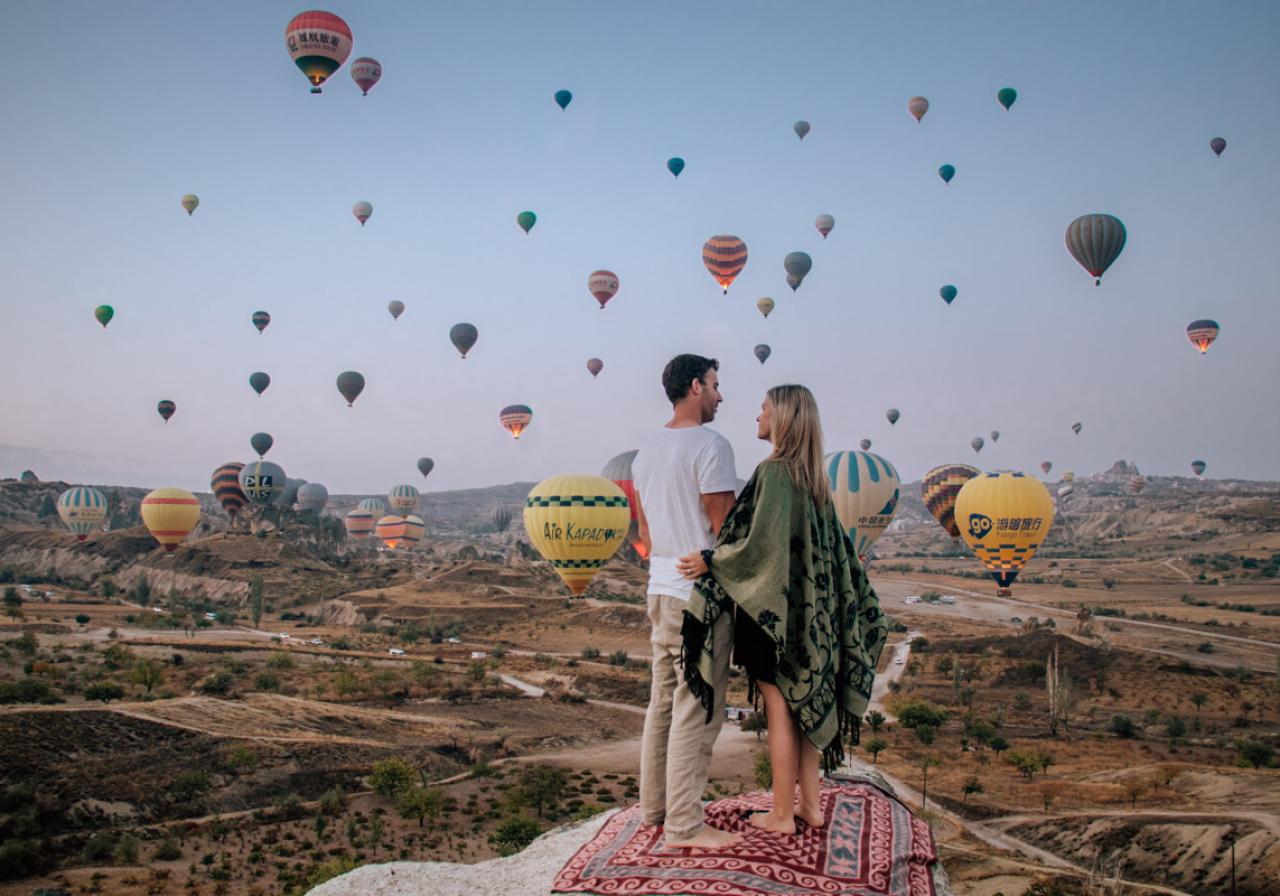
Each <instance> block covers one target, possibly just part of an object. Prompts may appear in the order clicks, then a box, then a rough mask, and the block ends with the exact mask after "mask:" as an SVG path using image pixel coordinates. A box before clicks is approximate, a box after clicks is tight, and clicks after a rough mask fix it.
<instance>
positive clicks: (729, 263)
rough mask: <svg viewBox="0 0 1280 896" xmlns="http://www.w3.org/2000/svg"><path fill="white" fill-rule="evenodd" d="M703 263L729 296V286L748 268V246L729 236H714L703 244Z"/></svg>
mask: <svg viewBox="0 0 1280 896" xmlns="http://www.w3.org/2000/svg"><path fill="white" fill-rule="evenodd" d="M702 263H703V264H705V265H706V266H707V271H708V272H709V273H710V274H711V276H712V277H714V278H715V281H716V282H717V283H719V284H720V288H721V289H723V290H724V291H725V294H726V295H727V294H728V292H729V285H730V284H732V283H733V281H734V279H735V278H736V277H737V276H738V275H739V274H741V273H742V269H743V268H745V267H746V266H747V244H746V243H744V242H743V241H742V240H740V239H738V238H737V237H736V236H730V235H729V234H720V235H719V236H713V237H712V238H711V239H709V240H707V241H706V242H705V243H703V244H702Z"/></svg>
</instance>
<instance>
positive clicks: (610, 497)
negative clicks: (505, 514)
mask: <svg viewBox="0 0 1280 896" xmlns="http://www.w3.org/2000/svg"><path fill="white" fill-rule="evenodd" d="M630 522H631V508H630V504H629V502H628V501H627V496H626V495H625V494H624V493H623V491H622V489H620V488H619V487H618V486H616V485H614V484H613V483H612V482H610V481H609V480H608V479H605V478H604V477H603V476H591V475H588V474H585V473H570V474H567V475H562V476H552V477H551V478H549V479H544V480H542V482H539V483H538V484H537V485H535V486H534V487H533V491H531V492H529V497H528V498H526V499H525V502H524V528H525V531H526V532H527V533H528V534H529V540H530V541H531V542H532V543H533V546H534V547H536V548H537V549H538V551H539V553H541V554H542V556H543V558H544V559H546V560H547V561H548V562H550V563H551V566H552V567H553V568H554V569H555V571H556V572H558V573H559V574H560V578H561V579H563V580H564V583H565V584H566V585H568V586H569V590H570V591H571V592H573V593H574V594H576V595H580V594H582V592H584V591H586V590H587V586H588V585H590V584H591V580H592V579H593V578H594V577H595V574H596V571H597V570H599V569H600V567H602V566H604V564H605V563H606V562H607V561H608V560H609V558H610V557H612V556H613V555H614V554H615V553H617V551H618V548H619V547H620V546H621V545H622V540H623V539H624V538H625V537H626V535H627V528H628V526H629V525H630Z"/></svg>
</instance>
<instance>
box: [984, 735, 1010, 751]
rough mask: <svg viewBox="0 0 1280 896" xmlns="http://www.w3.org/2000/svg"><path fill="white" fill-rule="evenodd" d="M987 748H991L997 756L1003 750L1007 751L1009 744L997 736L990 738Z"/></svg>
mask: <svg viewBox="0 0 1280 896" xmlns="http://www.w3.org/2000/svg"><path fill="white" fill-rule="evenodd" d="M988 746H989V747H991V749H992V750H993V751H994V752H995V754H996V755H997V756H999V755H1000V754H1001V753H1003V752H1004V751H1005V750H1007V749H1009V742H1008V741H1007V740H1005V739H1004V738H1003V737H1001V736H1000V735H998V734H997V735H996V736H995V737H993V738H991V742H990V743H989V744H988Z"/></svg>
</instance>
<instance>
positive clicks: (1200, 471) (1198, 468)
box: [1191, 460, 1209, 479]
mask: <svg viewBox="0 0 1280 896" xmlns="http://www.w3.org/2000/svg"><path fill="white" fill-rule="evenodd" d="M1208 466H1209V465H1208V464H1206V463H1205V462H1204V461H1202V460H1193V461H1192V462H1191V472H1192V473H1195V474H1196V478H1197V479H1199V478H1200V477H1201V476H1203V475H1204V471H1205V469H1206V468H1207V467H1208Z"/></svg>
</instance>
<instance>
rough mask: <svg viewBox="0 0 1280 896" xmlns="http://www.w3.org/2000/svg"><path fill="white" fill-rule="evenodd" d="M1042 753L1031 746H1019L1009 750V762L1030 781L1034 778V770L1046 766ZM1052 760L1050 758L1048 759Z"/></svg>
mask: <svg viewBox="0 0 1280 896" xmlns="http://www.w3.org/2000/svg"><path fill="white" fill-rule="evenodd" d="M1045 755H1046V754H1044V753H1041V752H1040V751H1039V750H1035V749H1031V748H1023V747H1019V748H1018V749H1016V750H1010V751H1009V756H1008V759H1009V764H1010V765H1012V766H1013V767H1014V768H1016V769H1017V770H1018V771H1019V772H1021V773H1022V775H1023V776H1024V777H1025V778H1026V779H1027V780H1028V781H1031V780H1033V779H1034V778H1035V775H1036V772H1039V771H1044V770H1045V768H1046V766H1045V764H1044V760H1045ZM1049 762H1050V763H1052V762H1053V760H1052V758H1050V760H1049Z"/></svg>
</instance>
